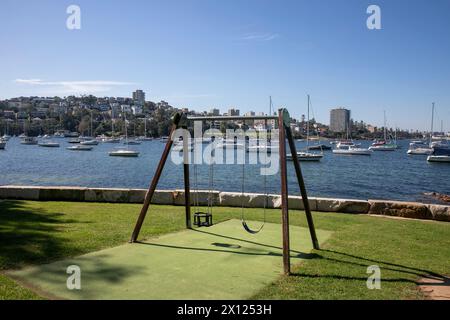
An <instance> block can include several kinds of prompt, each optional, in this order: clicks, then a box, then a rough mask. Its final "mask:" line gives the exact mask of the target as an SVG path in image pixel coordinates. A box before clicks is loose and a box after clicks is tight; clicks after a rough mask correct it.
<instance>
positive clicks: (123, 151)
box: [108, 114, 139, 157]
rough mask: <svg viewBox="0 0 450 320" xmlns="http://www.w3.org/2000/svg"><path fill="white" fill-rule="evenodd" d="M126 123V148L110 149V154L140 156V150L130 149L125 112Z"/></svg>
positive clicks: (113, 155) (125, 120)
mask: <svg viewBox="0 0 450 320" xmlns="http://www.w3.org/2000/svg"><path fill="white" fill-rule="evenodd" d="M124 123H125V142H124V144H125V145H126V147H125V148H121V147H119V148H117V149H116V150H114V151H110V152H109V153H108V154H109V155H110V156H111V157H138V156H139V152H138V151H134V150H130V149H128V144H129V143H128V142H129V141H128V130H127V125H126V124H127V117H126V116H125V114H124Z"/></svg>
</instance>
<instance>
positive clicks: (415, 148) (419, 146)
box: [407, 102, 434, 155]
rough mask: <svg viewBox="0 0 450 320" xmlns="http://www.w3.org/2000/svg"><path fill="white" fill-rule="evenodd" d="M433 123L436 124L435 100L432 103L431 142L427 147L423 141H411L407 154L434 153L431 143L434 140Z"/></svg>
mask: <svg viewBox="0 0 450 320" xmlns="http://www.w3.org/2000/svg"><path fill="white" fill-rule="evenodd" d="M433 124H434V102H433V103H432V105H431V131H430V144H429V146H428V147H427V146H426V144H424V142H423V141H418V142H411V143H410V144H409V149H408V151H407V154H409V155H430V154H432V153H433V148H431V143H432V141H433Z"/></svg>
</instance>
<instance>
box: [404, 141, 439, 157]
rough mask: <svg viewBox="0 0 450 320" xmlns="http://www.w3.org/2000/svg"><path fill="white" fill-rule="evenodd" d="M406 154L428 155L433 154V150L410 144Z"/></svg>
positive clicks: (421, 145)
mask: <svg viewBox="0 0 450 320" xmlns="http://www.w3.org/2000/svg"><path fill="white" fill-rule="evenodd" d="M406 153H407V154H410V155H430V154H432V153H433V149H432V148H428V147H427V146H425V145H423V144H415V143H410V144H409V149H408V151H407V152H406Z"/></svg>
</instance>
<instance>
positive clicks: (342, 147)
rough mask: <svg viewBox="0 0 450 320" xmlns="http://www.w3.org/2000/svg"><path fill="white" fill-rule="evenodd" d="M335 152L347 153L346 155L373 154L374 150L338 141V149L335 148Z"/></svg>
mask: <svg viewBox="0 0 450 320" xmlns="http://www.w3.org/2000/svg"><path fill="white" fill-rule="evenodd" d="M333 153H334V154H344V155H345V154H346V155H356V156H358V155H359V156H370V155H372V150H370V149H366V148H359V147H357V146H355V145H354V144H349V143H338V144H337V146H336V149H333Z"/></svg>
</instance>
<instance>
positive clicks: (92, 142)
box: [80, 139, 98, 146]
mask: <svg viewBox="0 0 450 320" xmlns="http://www.w3.org/2000/svg"><path fill="white" fill-rule="evenodd" d="M80 144H81V145H83V146H96V145H98V141H97V140H95V139H93V140H86V141H81V142H80Z"/></svg>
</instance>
